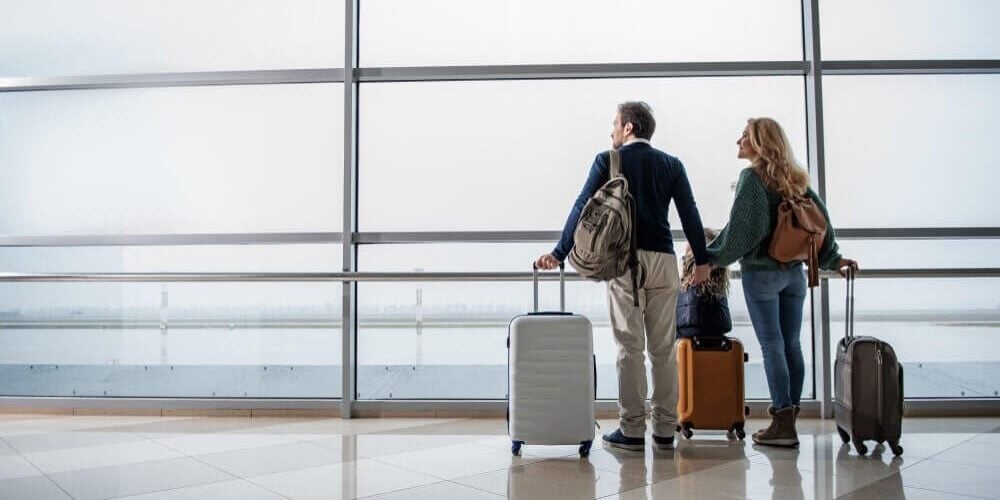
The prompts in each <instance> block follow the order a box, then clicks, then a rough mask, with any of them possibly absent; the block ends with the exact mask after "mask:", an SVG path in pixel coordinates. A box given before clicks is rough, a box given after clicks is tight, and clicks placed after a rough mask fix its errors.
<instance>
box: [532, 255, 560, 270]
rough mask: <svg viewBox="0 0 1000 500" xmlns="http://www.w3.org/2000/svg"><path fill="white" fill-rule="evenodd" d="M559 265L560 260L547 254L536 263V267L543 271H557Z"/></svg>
mask: <svg viewBox="0 0 1000 500" xmlns="http://www.w3.org/2000/svg"><path fill="white" fill-rule="evenodd" d="M558 265H559V260H558V259H556V258H555V257H553V256H552V254H550V253H547V254H545V255H542V256H541V257H539V258H538V260H536V261H535V266H537V267H538V268H539V269H542V270H545V271H547V270H549V269H555V268H556V267H557V266H558Z"/></svg>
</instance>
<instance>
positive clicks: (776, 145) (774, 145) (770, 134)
mask: <svg viewBox="0 0 1000 500" xmlns="http://www.w3.org/2000/svg"><path fill="white" fill-rule="evenodd" d="M747 137H748V138H749V139H750V147H751V148H752V149H753V151H754V153H756V154H757V159H755V160H754V161H753V167H754V168H755V169H756V170H757V172H759V173H761V174H762V177H763V178H764V183H765V184H767V186H768V187H770V188H771V189H774V190H775V191H777V192H778V193H780V194H781V196H783V197H785V198H798V197H800V196H803V195H805V193H806V188H807V187H809V173H808V172H806V170H805V169H804V168H802V167H801V166H799V164H798V162H796V161H795V156H794V155H792V148H791V146H790V145H789V144H788V137H786V136H785V131H784V130H782V129H781V125H778V122H776V121H774V120H773V119H771V118H751V119H749V120H747Z"/></svg>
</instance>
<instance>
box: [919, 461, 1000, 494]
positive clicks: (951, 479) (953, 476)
mask: <svg viewBox="0 0 1000 500" xmlns="http://www.w3.org/2000/svg"><path fill="white" fill-rule="evenodd" d="M900 475H901V476H902V477H903V486H909V487H913V488H919V489H925V490H935V491H943V492H945V493H954V494H958V495H971V496H978V497H982V498H1000V487H998V485H1000V481H998V479H997V477H998V474H997V469H996V468H995V467H982V466H978V465H966V464H954V463H951V462H940V461H937V460H934V459H928V460H924V461H923V462H920V463H918V464H915V465H914V466H913V467H907V468H905V469H903V470H902V471H901V472H900Z"/></svg>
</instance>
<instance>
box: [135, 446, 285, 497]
mask: <svg viewBox="0 0 1000 500" xmlns="http://www.w3.org/2000/svg"><path fill="white" fill-rule="evenodd" d="M211 434H214V433H208V435H211ZM142 437H143V438H144V439H146V440H148V441H150V442H152V443H155V444H158V445H160V446H162V447H164V448H167V449H169V450H173V451H174V452H177V453H179V454H180V455H181V456H182V457H184V458H190V459H191V460H194V461H195V462H198V463H200V464H203V465H206V466H208V467H210V468H212V469H215V470H217V471H219V472H222V473H223V474H226V475H228V476H230V477H232V478H233V479H235V480H237V481H246V482H248V483H250V484H253V485H254V486H256V487H258V488H261V489H263V490H265V491H267V492H270V493H274V494H275V495H278V496H279V497H281V498H285V499H288V500H290V499H289V498H288V497H286V496H285V495H282V494H281V493H278V492H276V491H272V490H271V489H269V488H267V487H266V486H263V485H260V484H257V483H254V482H252V481H250V480H249V479H248V478H245V477H240V476H237V475H236V474H233V473H232V472H229V471H227V470H223V469H221V468H219V467H216V466H214V465H212V464H210V463H208V462H205V461H204V460H201V459H199V458H198V457H197V456H194V455H188V454H187V453H184V452H183V451H181V450H178V449H177V448H174V447H172V446H170V445H166V444H163V443H160V442H157V441H155V440H153V439H151V438H148V437H146V436H142ZM140 463H141V462H140ZM228 481H232V479H228V480H226V481H213V482H211V483H204V484H198V485H193V486H180V487H177V488H168V489H166V490H157V491H155V492H147V493H157V492H160V491H171V490H179V489H184V488H195V487H198V486H205V485H209V484H216V483H225V482H228Z"/></svg>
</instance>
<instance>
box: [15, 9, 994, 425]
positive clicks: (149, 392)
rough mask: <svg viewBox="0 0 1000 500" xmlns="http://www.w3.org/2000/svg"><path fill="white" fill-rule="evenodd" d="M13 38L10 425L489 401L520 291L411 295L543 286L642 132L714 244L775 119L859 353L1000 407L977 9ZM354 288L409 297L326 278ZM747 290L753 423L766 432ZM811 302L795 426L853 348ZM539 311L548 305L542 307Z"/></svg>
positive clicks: (81, 25)
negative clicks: (619, 147) (839, 345)
mask: <svg viewBox="0 0 1000 500" xmlns="http://www.w3.org/2000/svg"><path fill="white" fill-rule="evenodd" d="M803 5H805V6H806V7H808V8H806V9H803ZM813 7H816V8H813ZM0 12H2V13H3V14H2V15H0V395H16V396H74V395H76V396H98V397H99V396H122V397H149V396H159V397H199V398H200V397H206V398H211V397H217V398H221V397H226V398H229V397H234V398H243V397H247V398H254V397H261V398H338V397H341V396H344V397H345V398H356V399H359V400H361V401H363V402H365V404H369V403H367V402H369V401H371V400H401V399H403V400H405V399H418V400H436V399H457V400H463V399H469V400H481V399H486V400H491V399H492V400H502V399H503V398H504V397H505V396H506V391H507V387H506V369H507V367H506V360H507V351H506V347H505V345H506V342H505V340H506V336H507V324H508V322H509V321H510V319H511V318H512V317H514V316H516V315H519V314H523V313H525V312H527V311H528V310H529V309H530V307H531V303H532V301H531V284H530V282H527V281H523V280H522V281H498V280H497V276H495V275H493V276H485V277H477V278H476V280H474V281H435V280H432V279H427V278H426V277H423V278H424V280H423V281H421V276H419V275H417V274H416V273H421V272H435V273H440V272H445V273H447V272H477V273H487V274H489V273H495V272H528V271H529V270H530V267H529V265H530V261H531V260H532V259H534V258H536V257H537V256H538V255H539V254H540V253H542V252H546V251H549V250H551V248H552V247H553V245H554V244H555V238H556V237H557V236H556V235H557V234H558V232H559V231H560V230H561V229H562V225H563V223H564V222H565V219H566V216H567V214H568V213H569V210H570V207H571V205H572V203H573V201H574V200H575V199H576V197H577V196H578V194H579V191H580V188H581V186H582V185H583V183H584V180H585V178H586V175H587V173H588V170H589V168H590V167H591V165H592V163H593V161H594V157H595V155H597V154H598V153H600V152H603V151H605V150H607V149H608V148H609V147H610V144H609V137H608V136H609V133H610V130H611V123H612V119H613V114H614V110H615V106H616V105H617V104H619V103H621V102H623V101H627V100H643V101H646V102H648V103H649V104H650V105H651V106H652V107H653V109H654V111H655V115H656V119H657V127H656V132H655V134H654V136H653V138H652V142H653V144H654V146H656V147H659V148H661V149H663V150H665V151H667V152H669V153H671V154H673V155H675V156H677V157H678V158H680V159H681V161H683V163H684V165H685V167H686V170H687V174H688V177H689V179H690V181H691V185H692V187H693V189H694V193H695V197H696V200H697V202H698V208H699V211H700V213H701V215H702V219H703V222H704V225H705V226H706V227H711V228H721V227H722V226H723V225H725V224H726V222H727V220H728V218H729V215H730V214H729V211H730V208H731V204H732V197H733V186H734V181H736V179H737V177H738V174H739V172H740V170H741V169H742V168H744V167H746V166H747V162H746V161H745V160H740V159H738V158H736V153H737V146H736V144H735V143H736V140H737V138H738V137H739V136H740V133H741V132H742V130H743V128H744V126H745V124H746V120H747V118H751V117H761V116H767V117H772V118H775V119H777V120H778V121H779V122H780V123H781V124H782V125H783V127H784V129H785V131H786V132H787V134H788V137H789V140H790V142H791V145H792V149H793V154H794V155H795V156H796V158H797V159H798V160H799V162H800V163H801V164H803V165H804V166H806V167H808V168H809V170H810V173H811V175H812V176H813V178H814V180H815V181H816V182H815V184H816V185H817V187H819V186H822V187H823V188H825V197H826V202H827V205H828V207H829V209H830V213H831V215H832V219H833V223H834V226H835V227H836V228H837V230H838V231H839V234H841V235H842V236H843V238H842V239H841V241H840V245H841V251H842V253H843V254H844V255H845V256H849V257H853V258H857V259H858V260H859V261H860V262H861V266H862V273H863V274H862V278H863V279H861V280H860V281H859V283H858V292H859V293H858V299H857V306H858V320H859V324H858V332H859V333H872V334H875V335H877V336H879V337H881V338H884V339H886V340H888V341H890V342H892V343H893V345H895V346H896V349H897V351H898V352H899V354H900V358H901V359H902V360H903V363H904V366H905V367H906V370H907V376H908V377H909V378H908V379H907V380H908V382H907V385H906V391H907V396H908V397H911V398H914V397H917V398H922V397H929V398H963V397H966V398H968V397H990V398H992V397H996V391H997V390H1000V388H996V387H994V386H995V385H996V384H995V383H993V382H992V381H993V380H995V379H996V378H997V377H995V376H993V375H992V374H993V372H994V371H996V370H995V369H996V367H995V366H994V365H996V364H997V363H998V360H995V359H991V356H990V355H989V354H983V353H989V352H992V351H995V349H993V350H990V348H989V346H991V345H992V344H991V343H992V342H994V341H995V339H993V337H995V336H996V335H995V333H997V332H993V326H992V325H994V324H995V323H997V321H998V315H997V311H998V309H997V305H996V304H995V303H994V302H995V301H996V300H995V297H996V293H995V292H993V289H994V288H995V287H994V286H992V285H994V283H993V281H994V280H995V279H996V278H995V276H996V274H997V273H996V269H997V268H1000V266H998V261H997V258H996V256H997V255H1000V253H998V251H1000V237H998V235H1000V233H998V231H1000V227H998V224H1000V206H998V205H997V202H996V195H995V193H996V192H997V191H1000V176H998V175H996V174H994V168H993V165H992V161H991V160H992V157H991V156H989V153H990V152H991V151H990V149H989V146H990V145H991V144H992V143H993V142H995V141H994V140H993V137H994V136H996V135H997V132H998V129H1000V105H998V103H1000V95H998V93H997V88H1000V86H998V83H1000V82H998V79H997V74H998V70H997V60H998V59H997V57H998V55H1000V44H998V42H997V41H996V40H997V39H998V38H997V37H996V36H994V31H995V29H994V27H995V26H996V25H997V24H998V23H997V21H1000V18H998V16H1000V7H998V6H997V4H996V2H994V1H992V0H955V1H953V2H947V3H942V2H930V1H929V0H918V1H904V0H882V1H878V2H864V1H861V0H820V1H819V2H806V3H803V2H802V1H800V0H764V1H759V2H743V1H738V0H724V1H716V2H659V1H655V0H635V1H631V2H625V3H622V2H607V1H600V0H551V1H545V2H535V1H530V0H510V1H503V2H496V1H488V0H405V1H404V0H349V3H347V2H345V1H344V0H291V1H277V0H207V1H201V2H194V1H193V0H177V1H167V0H149V1H143V2H134V1H128V0H95V1H90V2H76V1H71V0H50V1H46V2H24V1H13V0H0ZM354 16H356V19H355V18H354ZM817 20H818V23H814V21H817ZM817 25H818V27H819V28H820V29H819V31H818V32H815V31H814V29H813V28H814V27H815V26H817ZM815 43H819V47H820V49H821V56H822V57H821V60H819V61H812V60H811V59H812V56H813V54H812V53H810V52H811V51H810V52H806V51H805V50H804V48H808V47H811V46H815V45H814V44H815ZM345 49H348V50H345ZM350 51H354V52H355V55H356V59H357V61H356V63H355V61H354V60H355V57H353V56H352V57H348V58H347V59H348V61H346V62H345V60H344V59H345V52H350ZM813 62H816V63H818V64H811V63H813ZM692 63H693V64H692ZM824 63H829V64H824ZM345 66H347V67H346V68H345ZM345 69H347V71H343V70H345ZM814 72H815V73H814ZM816 78H819V80H818V82H819V83H820V85H819V87H816V86H815V85H814V84H815V83H816V82H817V80H816ZM344 80H346V82H345V81H344ZM817 89H818V90H820V92H815V90H817ZM345 103H347V106H346V107H345ZM813 104H815V106H813ZM820 111H821V112H820ZM810 159H811V160H810ZM810 161H812V162H813V163H812V164H810ZM820 162H821V163H820ZM345 179H349V180H350V182H348V183H347V184H346V185H345V182H344V181H345ZM345 207H346V208H347V210H346V211H345ZM670 223H671V227H672V228H673V229H674V230H675V232H678V233H679V231H677V230H679V229H681V225H680V223H679V220H678V217H677V214H676V210H675V209H671V210H670ZM345 241H346V242H347V244H346V245H345V244H344V243H343V242H345ZM676 248H677V251H678V253H680V252H683V251H684V250H685V249H686V244H685V243H684V242H683V241H677V243H676ZM345 249H346V250H348V251H349V253H348V254H347V255H346V257H347V259H346V261H345V254H344V251H345ZM735 267H736V266H734V268H735ZM873 269H882V270H888V271H889V272H886V273H883V274H881V275H879V277H877V278H876V277H865V274H864V272H865V271H869V270H873ZM984 269H985V270H984ZM345 270H347V271H360V272H372V273H380V272H394V273H415V275H413V276H410V275H407V276H403V277H401V278H394V279H398V280H399V281H391V282H388V281H366V279H367V278H362V279H360V281H358V282H357V283H356V286H355V284H354V283H351V282H350V281H349V282H348V285H347V286H344V285H343V284H342V283H341V282H340V281H337V280H339V279H343V278H341V277H335V278H331V276H329V275H328V274H327V273H337V272H342V271H345ZM6 273H52V274H63V273H66V274H74V276H72V277H68V278H67V277H62V278H61V279H64V280H66V279H68V280H69V281H68V282H51V281H43V282H39V281H40V279H39V278H38V277H34V278H25V277H15V278H12V277H10V276H9V275H8V274H6ZM104 273H111V274H112V275H111V276H107V275H104ZM158 273H162V276H161V275H158ZM220 273H231V274H226V275H222V274H220ZM139 274H141V275H139ZM149 274H151V275H152V276H149ZM174 274H181V275H182V276H181V277H177V276H174ZM79 275H83V276H82V277H81V276H79ZM94 275H97V276H94ZM869 276H871V275H869ZM931 276H937V277H931ZM378 278H379V279H382V278H384V277H383V276H379V277H378ZM449 278H454V277H453V276H452V277H449ZM17 279H28V280H30V279H35V280H37V281H36V282H24V281H16V280H17ZM45 279H51V277H48V278H45ZM347 279H348V280H352V279H357V278H355V277H348V278H347ZM733 285H734V286H733V293H732V294H731V296H730V306H731V309H732V312H733V317H734V323H735V325H734V330H733V335H734V336H736V337H738V338H740V339H741V340H742V341H743V342H744V344H745V345H746V348H747V351H748V353H749V355H750V362H749V363H748V364H747V368H746V370H747V371H746V380H747V390H746V394H747V396H748V397H749V398H751V399H766V398H767V397H768V392H767V386H766V383H765V380H764V373H763V369H762V367H761V363H762V360H761V355H760V347H759V345H758V343H757V341H756V337H755V335H754V333H753V329H752V327H751V325H750V323H749V320H748V318H747V312H746V306H745V303H744V299H743V296H742V294H741V287H740V285H739V283H734V284H733ZM829 288H830V292H831V294H832V295H831V296H830V297H829V300H830V304H831V310H830V313H829V314H826V313H823V311H822V310H821V309H817V310H816V311H812V310H811V307H810V305H811V304H810V303H808V302H807V304H806V314H805V319H804V322H803V325H802V326H803V328H802V336H803V342H802V344H803V347H804V349H805V351H806V352H805V358H806V360H807V364H809V365H810V366H807V370H808V371H807V379H806V383H805V387H806V390H805V394H804V397H805V398H807V399H808V398H815V397H816V394H815V393H814V391H813V390H812V389H813V388H814V387H817V386H820V385H821V382H824V381H827V382H828V381H829V373H824V371H823V370H824V365H825V363H814V361H815V360H825V358H824V356H831V357H832V355H833V353H834V350H835V345H834V344H833V343H831V345H816V346H814V345H813V339H814V338H817V337H816V336H814V335H813V333H814V332H815V331H822V330H814V329H813V328H814V327H820V328H822V327H827V328H828V329H831V331H832V332H833V336H832V337H833V338H832V339H831V340H832V341H834V342H835V341H836V340H837V339H838V338H839V332H840V331H842V330H841V329H842V328H843V323H842V321H843V316H842V309H841V308H842V299H843V293H844V290H843V282H842V280H837V279H833V280H831V282H830V287H829ZM352 291H353V292H356V293H352ZM352 299H353V300H355V301H356V302H355V303H354V304H351V302H350V301H351V300H352ZM557 300H558V288H557V286H556V283H555V281H554V280H544V281H543V283H542V285H541V297H540V302H541V307H542V308H543V309H555V308H557V304H558V302H557ZM345 302H346V303H347V304H349V305H350V306H351V307H349V308H344V304H345ZM817 303H821V302H817ZM566 304H567V309H569V310H570V311H573V312H576V313H580V314H584V315H586V316H587V317H588V318H590V320H591V321H592V323H593V324H594V334H595V344H594V345H595V348H596V359H597V365H598V384H597V391H598V397H599V398H602V399H614V398H615V397H616V396H617V383H616V374H615V368H614V365H615V356H616V353H615V345H614V340H613V338H612V334H611V331H610V326H609V322H608V312H607V299H606V292H605V290H604V285H603V284H599V283H592V282H586V281H571V282H570V283H568V285H567V301H566ZM345 322H346V323H345ZM342 325H344V326H345V328H343V332H349V333H352V334H353V335H354V336H353V337H344V336H342V328H341V326H342ZM355 327H356V328H355ZM345 340H346V341H347V342H346V343H345ZM351 342H354V343H355V344H354V347H356V357H352V356H351V350H349V349H344V346H345V344H346V345H347V346H349V347H350V345H351ZM812 365H816V366H812ZM352 372H353V373H354V374H355V375H356V377H355V379H356V387H355V388H354V390H353V391H349V392H347V393H344V394H342V381H343V374H344V373H348V374H350V373H352ZM984 374H985V375H984ZM379 404H381V403H379ZM393 404H396V403H393ZM420 404H421V405H424V404H427V403H426V402H423V403H420ZM477 404H478V403H477ZM390 407H391V405H390Z"/></svg>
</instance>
